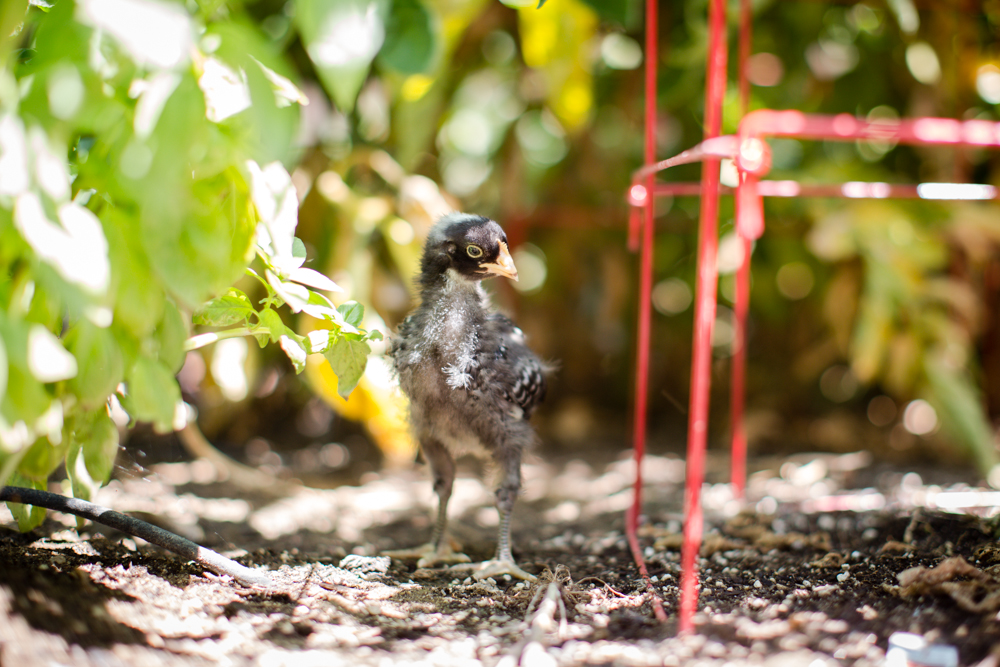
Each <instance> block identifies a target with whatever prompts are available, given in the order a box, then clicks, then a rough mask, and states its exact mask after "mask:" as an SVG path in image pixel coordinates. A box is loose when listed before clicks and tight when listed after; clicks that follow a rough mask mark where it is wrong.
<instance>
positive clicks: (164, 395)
mask: <svg viewBox="0 0 1000 667" xmlns="http://www.w3.org/2000/svg"><path fill="white" fill-rule="evenodd" d="M125 382H126V385H127V387H128V393H127V394H126V396H125V397H124V399H123V403H124V404H125V405H124V407H125V411H126V412H128V413H129V414H130V415H132V416H133V417H135V418H136V419H138V420H139V421H147V422H152V423H153V427H154V428H155V429H156V430H157V431H158V432H160V433H169V432H171V431H173V421H174V409H175V408H176V406H177V403H178V402H179V401H180V400H181V390H180V387H179V386H177V380H176V379H175V378H174V374H173V373H171V372H170V369H169V368H167V367H166V366H165V365H164V364H163V363H162V362H160V361H156V360H154V359H150V358H149V357H139V358H138V359H136V360H135V364H134V365H133V366H132V368H131V370H130V371H129V373H128V374H127V375H126V379H125Z"/></svg>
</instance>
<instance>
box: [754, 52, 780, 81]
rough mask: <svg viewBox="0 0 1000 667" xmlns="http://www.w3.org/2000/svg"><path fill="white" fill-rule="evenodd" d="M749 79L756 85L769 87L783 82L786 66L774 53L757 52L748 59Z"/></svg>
mask: <svg viewBox="0 0 1000 667" xmlns="http://www.w3.org/2000/svg"><path fill="white" fill-rule="evenodd" d="M746 67H747V79H749V81H750V83H752V84H753V85H755V86H761V87H763V88H769V87H771V86H777V85H778V84H779V83H781V79H782V78H783V77H784V76H785V66H784V64H783V63H782V62H781V58H779V57H778V56H776V55H774V54H773V53H767V52H761V53H755V54H753V55H752V56H750V58H749V59H748V60H747V65H746Z"/></svg>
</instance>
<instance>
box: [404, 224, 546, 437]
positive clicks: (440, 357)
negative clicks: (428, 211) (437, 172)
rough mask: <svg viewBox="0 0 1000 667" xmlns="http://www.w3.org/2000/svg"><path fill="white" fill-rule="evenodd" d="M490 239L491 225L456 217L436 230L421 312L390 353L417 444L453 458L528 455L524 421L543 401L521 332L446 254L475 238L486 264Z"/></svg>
mask: <svg viewBox="0 0 1000 667" xmlns="http://www.w3.org/2000/svg"><path fill="white" fill-rule="evenodd" d="M491 235H492V236H495V237H496V238H498V239H499V240H501V241H503V242H504V243H506V240H507V239H506V236H505V235H504V234H503V231H502V230H501V229H500V227H499V226H498V225H497V224H496V223H495V222H493V221H492V220H488V219H487V218H481V217H479V216H467V215H464V214H460V215H455V216H449V217H447V218H445V219H443V220H442V221H441V222H439V223H438V224H437V225H435V227H434V229H433V230H432V232H431V234H430V235H429V237H428V240H427V244H426V246H425V251H424V256H423V260H422V262H421V273H420V276H419V283H420V286H421V303H420V305H419V307H418V308H417V309H416V310H415V311H414V312H413V313H412V314H411V315H410V316H409V317H408V318H406V320H405V321H404V322H403V324H402V325H401V326H400V328H399V332H398V335H397V336H396V337H395V338H394V339H393V341H392V343H391V348H390V354H391V356H392V357H393V361H394V366H395V369H396V372H397V374H398V376H399V381H400V386H401V388H402V390H403V392H404V393H405V394H406V395H407V396H408V397H409V398H410V402H411V420H412V422H413V426H414V428H415V430H416V432H417V436H418V438H419V437H421V436H431V437H435V438H437V439H439V440H440V441H441V442H443V443H445V444H446V445H447V446H448V448H449V449H451V450H452V451H453V452H454V453H456V454H457V453H464V452H466V451H471V452H476V451H480V453H486V452H491V453H495V450H496V448H498V447H511V448H514V449H516V450H520V449H522V448H523V447H526V446H528V445H529V444H531V442H532V441H533V439H534V434H533V432H532V430H531V428H530V427H529V426H527V424H526V423H525V420H526V419H528V417H530V416H531V413H532V411H533V410H534V409H535V407H536V406H537V405H538V404H539V403H540V402H541V401H542V399H543V398H544V396H545V375H544V366H543V364H542V363H541V361H540V360H539V359H538V357H536V356H535V354H534V353H533V352H532V351H531V350H530V349H528V347H527V346H526V345H525V340H524V334H523V332H522V331H521V330H520V329H519V328H517V327H516V326H515V325H514V323H513V322H511V320H510V319H509V318H507V317H505V316H504V315H501V314H500V313H497V312H495V311H494V309H493V308H492V306H491V305H490V301H489V297H488V295H487V294H486V292H485V290H483V288H482V285H481V283H480V281H481V279H482V278H483V277H484V276H482V275H478V274H476V273H474V272H473V271H472V270H471V269H470V268H469V267H468V266H458V265H456V264H457V262H456V259H455V257H454V256H453V255H452V256H449V254H448V249H450V248H452V247H453V246H454V245H460V244H461V243H462V242H463V239H464V240H468V239H471V240H473V241H477V242H478V243H480V244H481V245H482V246H483V248H484V249H486V251H487V256H486V257H484V258H483V259H482V261H489V260H492V259H495V255H496V251H495V249H494V247H495V246H496V245H497V243H496V241H493V240H492V238H488V237H490V236H491ZM491 241H492V243H491ZM491 252H492V256H490V253H491ZM470 266H471V265H470ZM481 450H486V451H485V452H484V451H481Z"/></svg>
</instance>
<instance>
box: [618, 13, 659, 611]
mask: <svg viewBox="0 0 1000 667" xmlns="http://www.w3.org/2000/svg"><path fill="white" fill-rule="evenodd" d="M657 22H658V21H657V6H656V0H647V2H646V137H645V139H646V146H645V161H646V164H651V163H652V162H653V161H654V160H655V159H656V65H657V62H656V61H657V57H658V56H657V54H658V49H657V43H658V40H657ZM645 180H646V185H645V198H646V205H645V206H644V207H643V210H642V213H643V221H642V225H641V230H634V229H633V230H630V245H631V244H632V242H633V241H634V240H635V237H636V235H635V231H639V232H641V242H640V243H639V248H640V259H639V324H638V340H637V342H636V355H635V356H636V362H635V363H636V369H635V424H634V425H633V434H632V437H633V447H632V448H633V454H634V456H635V486H634V487H633V497H632V506H631V507H630V508H629V511H628V513H627V514H626V517H625V535H626V537H627V538H628V543H629V548H630V549H631V550H632V558H633V559H634V560H635V563H636V566H637V567H638V568H639V574H640V575H641V576H642V578H643V579H644V580H645V582H646V588H647V590H648V591H649V592H650V597H651V598H652V601H653V611H654V613H655V614H656V617H657V619H659V620H660V621H666V620H667V615H666V612H664V611H663V603H662V601H661V600H660V597H659V595H658V594H657V593H656V589H655V588H654V586H653V582H652V581H650V578H649V572H648V571H647V570H646V563H645V561H644V560H643V557H642V548H641V547H640V545H639V537H638V527H639V514H640V511H641V509H642V459H643V456H644V455H645V453H646V410H647V394H648V392H649V330H650V325H651V322H650V317H651V313H650V303H651V301H652V292H653V204H654V202H653V173H652V172H650V174H649V175H648V176H647V177H646V179H645Z"/></svg>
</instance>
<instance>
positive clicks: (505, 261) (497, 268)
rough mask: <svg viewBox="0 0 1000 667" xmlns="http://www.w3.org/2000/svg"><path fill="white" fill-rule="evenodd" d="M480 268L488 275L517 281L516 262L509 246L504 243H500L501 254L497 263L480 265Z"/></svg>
mask: <svg viewBox="0 0 1000 667" xmlns="http://www.w3.org/2000/svg"><path fill="white" fill-rule="evenodd" d="M479 266H480V268H481V269H483V270H484V271H486V273H492V274H493V275H496V276H503V277H504V278H510V279H511V280H514V281H516V280H517V268H516V267H515V266H514V260H513V259H511V256H510V251H509V250H507V244H506V243H504V242H503V241H500V254H499V255H497V261H496V262H491V263H489V264H480V265H479Z"/></svg>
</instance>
